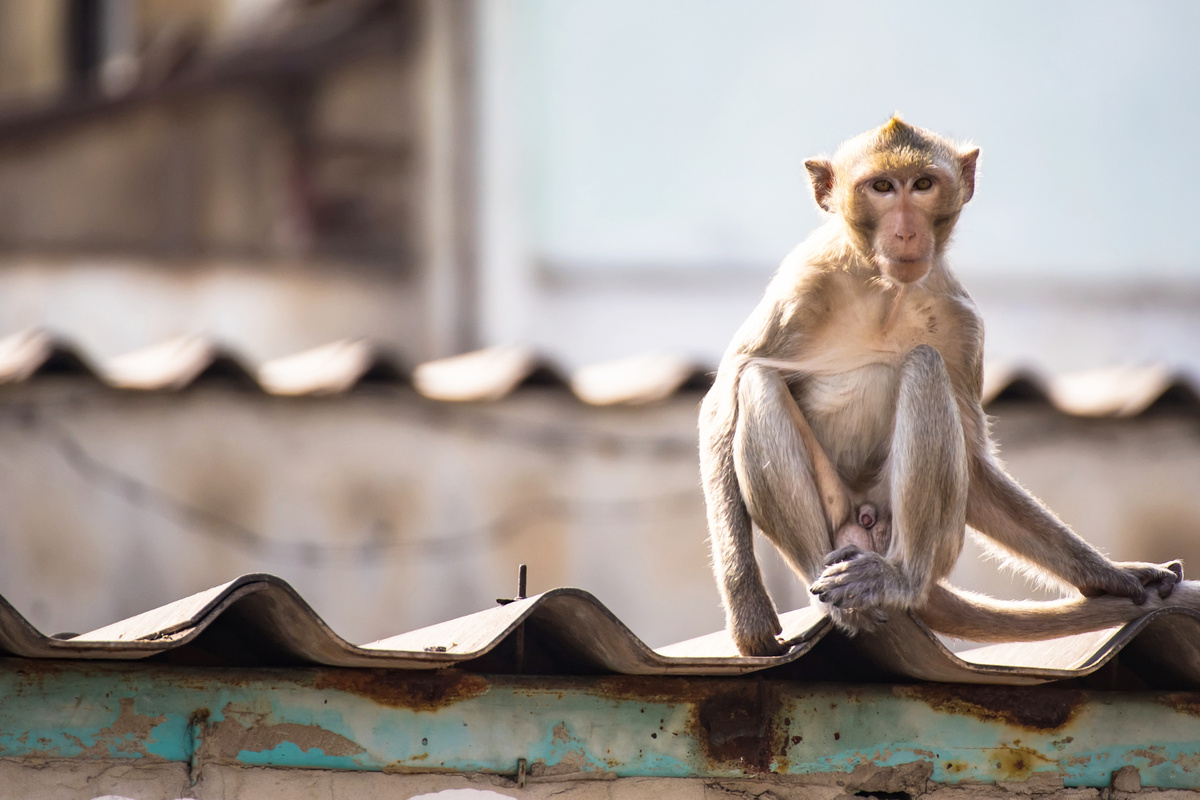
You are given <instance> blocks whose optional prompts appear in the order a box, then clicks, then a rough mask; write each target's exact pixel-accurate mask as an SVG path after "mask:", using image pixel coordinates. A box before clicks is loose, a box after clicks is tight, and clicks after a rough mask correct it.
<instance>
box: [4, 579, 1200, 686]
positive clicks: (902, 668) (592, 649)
mask: <svg viewBox="0 0 1200 800" xmlns="http://www.w3.org/2000/svg"><path fill="white" fill-rule="evenodd" d="M782 621H783V624H784V636H785V638H786V639H787V640H788V641H789V642H790V643H791V649H790V650H789V651H788V652H787V653H786V654H784V655H782V656H778V657H774V658H747V657H744V656H740V655H738V654H737V652H736V650H735V649H734V647H733V645H732V642H731V641H730V640H729V638H728V636H727V635H726V634H725V633H724V632H723V631H719V632H716V633H713V634H710V635H708V636H703V637H700V638H697V639H692V640H689V641H685V642H680V643H678V644H674V645H670V646H667V647H663V648H659V649H653V648H651V647H649V646H647V645H646V644H645V643H643V642H642V641H641V640H640V639H638V638H637V636H635V635H634V634H633V633H632V632H631V631H630V630H629V628H627V627H626V626H625V625H624V624H623V623H622V622H621V621H620V620H619V619H617V618H616V617H615V616H614V615H613V614H612V612H610V611H609V610H608V609H607V608H605V606H604V605H603V604H602V603H601V602H600V601H599V600H597V599H596V598H595V597H593V596H592V595H591V594H589V593H587V592H585V591H582V590H580V589H569V588H568V589H554V590H551V591H549V592H545V593H543V594H539V595H536V596H534V597H529V598H521V599H517V600H514V601H512V602H508V603H506V604H504V605H498V606H497V607H495V608H490V609H487V610H484V611H480V612H478V613H476V614H471V615H469V616H466V617H461V618H458V619H454V620H450V621H448V622H444V623H441V624H438V625H433V626H430V627H427V628H422V629H420V630H416V631H411V632H409V633H403V634H400V635H398V636H393V637H390V638H387V639H381V640H379V641H376V642H370V643H368V644H363V645H353V644H350V643H349V642H347V641H345V640H344V639H342V638H341V637H340V636H338V635H337V634H336V633H334V632H333V631H332V630H331V629H330V628H329V626H328V625H326V624H325V622H324V621H323V620H322V619H321V618H320V617H319V616H318V615H317V614H316V612H314V611H313V610H312V608H311V607H310V606H309V605H308V604H307V603H306V602H305V601H304V599H303V598H302V597H300V595H299V594H297V592H296V591H295V590H294V589H293V588H292V587H291V586H289V585H288V584H287V583H286V582H285V581H283V580H281V579H280V578H277V577H274V576H272V575H264V574H257V575H245V576H242V577H240V578H237V579H236V580H233V581H230V582H229V583H226V584H224V585H222V586H218V587H216V588H213V589H210V590H208V591H205V592H201V593H199V594H196V595H192V596H191V597H187V598H184V599H182V600H179V601H177V602H174V603H171V604H169V605H166V606H163V607H161V608H157V609H154V610H152V611H148V612H146V613H144V614H140V615H138V616H136V617H131V618H129V619H126V620H122V621H120V622H117V623H114V624H112V625H109V626H106V627H104V628H101V629H99V630H95V631H92V632H90V633H85V634H82V635H78V636H74V637H73V638H69V639H60V638H53V637H49V636H46V635H44V634H42V633H40V632H39V631H37V630H36V629H35V628H34V627H33V626H32V625H30V623H29V622H28V621H27V620H26V619H25V618H24V617H22V616H21V614H20V613H19V612H18V611H17V610H16V609H15V608H13V607H12V606H11V605H10V604H8V603H7V602H4V601H3V600H2V598H0V655H9V656H19V657H25V658H56V659H125V660H131V659H144V658H150V657H154V656H166V655H167V654H170V659H171V661H172V662H174V663H180V662H182V663H187V662H188V661H189V660H192V661H195V662H196V663H205V664H211V663H213V662H214V660H215V661H217V662H218V663H228V664H230V665H233V666H254V665H264V664H265V665H296V664H316V665H324V666H332V667H387V668H394V669H406V670H427V669H437V668H444V667H450V666H460V667H464V668H471V669H476V670H481V671H488V672H537V673H549V674H590V673H620V674H626V675H666V674H674V675H739V674H745V673H749V672H756V671H761V670H768V669H774V670H779V671H783V672H786V673H788V674H791V675H795V676H798V677H808V678H818V679H820V678H825V679H842V680H853V679H877V680H922V681H945V682H955V683H998V684H1035V683H1042V682H1046V681H1053V680H1062V679H1069V678H1079V677H1083V676H1087V675H1091V674H1092V673H1095V672H1096V671H1097V670H1100V669H1101V668H1102V667H1104V666H1105V665H1106V664H1109V663H1110V662H1112V661H1113V659H1114V657H1116V656H1117V655H1118V654H1121V658H1122V663H1123V666H1124V668H1127V669H1129V670H1132V672H1133V673H1134V674H1136V675H1139V676H1141V680H1142V681H1143V683H1144V685H1146V686H1151V687H1154V688H1171V689H1194V688H1198V687H1200V615H1197V614H1195V613H1193V612H1190V611H1186V610H1180V609H1160V610H1157V611H1154V612H1151V613H1149V614H1147V615H1146V616H1145V617H1143V618H1142V619H1140V620H1138V621H1136V622H1133V623H1130V624H1128V625H1125V626H1121V627H1117V628H1111V629H1107V630H1102V631H1097V632H1094V633H1088V634H1081V635H1078V636H1070V637H1065V638H1061V639H1056V640H1052V641H1049V642H1038V643H1019V644H1010V645H1003V646H990V647H984V648H979V649H976V650H969V651H966V652H961V653H958V654H955V653H952V652H950V650H948V649H947V648H946V646H945V645H944V644H943V643H942V642H941V641H940V640H939V639H938V638H937V637H936V636H935V635H934V634H933V633H932V632H931V631H930V630H929V629H928V628H927V627H925V625H924V624H923V623H921V621H920V620H918V619H917V618H916V617H914V616H911V615H894V619H893V620H892V621H890V622H888V623H887V624H886V625H883V626H881V627H880V629H879V630H878V631H876V632H874V633H869V634H860V635H859V636H857V637H853V638H848V637H845V636H844V635H842V634H841V633H840V632H838V631H836V630H835V629H834V628H833V626H832V625H831V623H830V622H829V620H828V618H827V617H825V616H823V615H822V614H820V613H818V612H817V611H815V610H814V609H810V608H804V609H799V610H797V611H792V612H789V613H787V614H784V615H783V617H782Z"/></svg>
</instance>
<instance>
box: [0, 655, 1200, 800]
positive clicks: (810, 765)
mask: <svg viewBox="0 0 1200 800" xmlns="http://www.w3.org/2000/svg"><path fill="white" fill-rule="evenodd" d="M16 667H19V669H18V668H16ZM977 690H978V691H977ZM1038 698H1043V699H1045V698H1049V700H1050V701H1051V702H1047V704H1046V706H1047V707H1046V708H1043V709H1038V708H1035V707H1033V702H1034V700H1036V699H1038ZM1182 699H1183V698H1180V697H1178V696H1176V697H1174V698H1170V697H1168V696H1167V695H1164V694H1155V693H1143V694H1123V693H1089V692H1084V691H1074V690H1054V692H1053V693H1047V692H1046V690H1044V689H1038V690H1004V691H1002V692H997V691H996V690H995V687H968V686H959V687H924V686H921V687H917V686H904V687H889V686H844V685H836V684H805V683H798V682H791V681H771V680H766V679H762V678H760V677H754V678H748V679H699V678H689V679H680V678H674V677H661V678H656V677H643V678H638V679H620V680H613V679H611V678H608V677H600V678H586V677H578V678H564V677H549V676H485V675H470V674H461V673H457V672H455V671H447V672H446V673H443V674H427V673H411V672H403V671H394V672H390V673H387V672H383V671H379V670H331V669H324V668H322V669H307V668H303V669H301V668H297V669H283V670H281V669H272V670H268V669H229V668H223V669H203V668H194V667H175V666H169V665H156V664H129V663H124V664H120V665H105V664H97V663H91V664H84V663H80V664H77V665H76V668H75V669H65V670H64V669H60V668H57V667H55V668H47V669H41V668H40V667H38V666H37V665H35V666H34V667H30V666H29V662H24V661H20V660H11V659H0V757H5V756H25V757H57V758H91V759H94V758H125V759H152V760H157V761H161V760H167V761H175V762H181V763H188V764H190V765H194V764H196V763H204V764H208V763H217V764H233V765H237V764H241V765H261V766H280V767H321V768H328V769H338V770H376V771H388V772H455V773H468V772H470V773H475V772H478V773H489V774H493V775H504V776H513V775H515V774H516V773H517V769H518V767H517V765H518V763H519V762H521V761H522V760H524V762H525V763H526V764H527V765H528V774H529V776H530V777H531V778H532V777H541V778H547V779H551V778H562V777H565V776H572V777H587V778H604V777H617V776H621V777H632V776H641V777H689V776H692V777H697V776H704V777H712V778H722V777H725V778H731V777H743V776H747V775H761V774H766V773H777V774H790V775H813V774H822V773H823V774H826V775H830V776H833V777H834V778H835V779H836V780H837V781H839V782H841V783H842V784H843V785H845V786H847V787H849V788H848V791H851V790H852V791H865V792H884V793H896V792H909V793H916V792H917V791H919V789H918V788H916V787H919V786H920V785H921V784H922V782H924V781H935V782H939V783H948V784H953V783H957V782H972V783H977V782H984V783H998V782H1005V781H1019V782H1020V781H1043V782H1044V781H1047V780H1049V781H1051V782H1053V781H1059V782H1061V783H1063V784H1065V785H1068V786H1094V787H1102V786H1107V785H1108V782H1109V780H1110V778H1111V775H1112V773H1113V772H1114V771H1116V770H1118V769H1120V768H1121V767H1124V766H1133V767H1135V768H1137V769H1138V771H1139V774H1140V775H1141V776H1142V782H1143V785H1145V786H1152V787H1168V788H1170V787H1173V788H1200V718H1197V716H1196V715H1194V714H1193V713H1190V708H1189V707H1187V706H1186V704H1184V707H1183V708H1179V707H1178V706H1180V705H1181V700H1182ZM855 787H858V788H855Z"/></svg>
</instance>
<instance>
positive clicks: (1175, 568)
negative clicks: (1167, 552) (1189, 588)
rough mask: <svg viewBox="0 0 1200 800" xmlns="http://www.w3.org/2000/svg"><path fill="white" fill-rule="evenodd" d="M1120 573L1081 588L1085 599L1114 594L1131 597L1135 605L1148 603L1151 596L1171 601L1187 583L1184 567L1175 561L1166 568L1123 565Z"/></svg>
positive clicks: (1137, 563) (1100, 577)
mask: <svg viewBox="0 0 1200 800" xmlns="http://www.w3.org/2000/svg"><path fill="white" fill-rule="evenodd" d="M1114 566H1115V567H1116V569H1114V570H1111V571H1108V572H1105V573H1104V574H1103V575H1098V576H1096V577H1095V578H1094V579H1093V580H1090V581H1088V582H1087V583H1085V584H1084V585H1082V586H1080V587H1079V591H1080V592H1082V593H1083V595H1084V596H1085V597H1096V596H1097V595H1101V594H1111V595H1116V596H1117V597H1128V598H1129V599H1131V600H1133V602H1134V605H1139V606H1140V605H1142V604H1143V603H1145V602H1146V597H1147V594H1146V593H1147V592H1148V591H1153V592H1156V593H1157V594H1158V596H1159V597H1162V598H1166V597H1169V596H1170V594H1171V592H1172V591H1174V589H1175V584H1177V583H1179V581H1181V580H1183V564H1181V563H1180V562H1178V561H1171V562H1168V563H1166V564H1148V563H1146V562H1143V561H1119V562H1117V563H1116V564H1114Z"/></svg>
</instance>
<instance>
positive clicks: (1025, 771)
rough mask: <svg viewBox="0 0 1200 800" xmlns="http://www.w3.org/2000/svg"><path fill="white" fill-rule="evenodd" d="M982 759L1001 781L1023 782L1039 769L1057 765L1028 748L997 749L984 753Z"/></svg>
mask: <svg viewBox="0 0 1200 800" xmlns="http://www.w3.org/2000/svg"><path fill="white" fill-rule="evenodd" d="M984 757H985V759H986V760H987V761H988V763H990V764H991V765H992V767H994V768H995V770H996V771H997V772H998V773H999V776H1000V779H1001V780H1024V779H1025V778H1028V777H1029V776H1030V775H1032V774H1033V771H1034V770H1036V769H1038V768H1039V767H1047V766H1057V763H1058V762H1056V761H1051V760H1049V759H1047V758H1046V757H1044V756H1043V755H1042V754H1041V753H1039V752H1038V751H1036V750H1032V749H1030V748H1028V747H997V748H994V749H992V750H988V751H986V755H985V756H984Z"/></svg>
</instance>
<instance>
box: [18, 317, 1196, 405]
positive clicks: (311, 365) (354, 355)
mask: <svg viewBox="0 0 1200 800" xmlns="http://www.w3.org/2000/svg"><path fill="white" fill-rule="evenodd" d="M715 369H716V365H715V364H712V363H706V362H704V361H702V360H697V359H694V358H689V357H686V356H682V355H679V354H674V353H644V354H641V355H637V356H632V357H629V358H623V359H617V360H614V361H608V362H603V363H599V364H589V365H586V366H583V367H581V368H579V369H575V370H568V369H566V368H565V367H563V366H562V365H561V364H558V363H556V362H555V361H554V360H553V359H551V358H550V357H548V356H547V355H545V354H543V353H539V352H538V351H536V350H535V349H533V348H530V347H525V346H516V345H514V346H503V347H489V348H486V349H483V350H476V351H473V352H470V353H462V354H459V355H456V356H451V357H449V358H443V359H438V360H435V361H429V362H426V363H423V364H419V365H417V366H416V367H415V368H412V369H410V368H409V367H408V365H405V364H403V363H402V362H401V361H400V359H398V358H397V357H396V356H395V355H394V354H392V353H391V352H390V351H389V349H388V348H386V347H384V346H382V345H380V344H378V343H374V342H370V341H367V340H365V339H343V340H339V341H335V342H329V343H327V344H324V345H321V346H319V347H315V348H312V349H310V350H306V351H304V352H300V353H295V354H292V355H288V356H283V357H280V358H276V359H271V360H269V361H265V362H261V363H255V362H254V361H253V360H252V359H251V358H249V357H248V356H246V355H245V354H243V353H239V352H237V351H236V350H235V349H233V348H231V347H229V346H227V345H225V344H224V343H222V342H219V341H217V340H214V339H212V338H210V337H205V336H199V335H189V336H182V337H178V338H175V339H171V340H168V341H165V342H160V343H158V344H156V345H152V346H150V347H146V348H142V349H139V350H137V351H135V352H132V353H126V354H123V355H120V356H116V357H112V358H107V359H104V358H99V357H96V356H93V355H91V354H89V353H87V352H86V350H85V349H83V348H81V347H79V346H78V345H77V344H75V343H73V342H70V341H67V340H64V339H62V338H61V337H57V336H54V335H51V334H49V333H47V332H45V331H42V330H36V329H30V330H24V331H19V332H17V333H14V334H12V335H10V336H8V337H4V338H0V384H4V383H10V384H11V383H21V382H27V381H32V380H36V379H37V377H38V376H40V375H43V374H46V373H50V372H53V373H64V372H65V373H77V374H80V375H84V376H88V377H92V378H95V379H98V380H100V381H102V382H104V383H106V384H107V385H109V386H111V387H112V388H115V389H125V390H139V391H160V392H171V391H178V390H181V389H184V388H186V387H188V386H190V385H192V384H193V383H195V382H196V381H198V380H201V379H203V378H205V377H206V376H210V375H223V376H226V377H233V378H236V379H237V382H238V383H239V384H241V385H245V386H247V387H249V388H257V389H260V390H261V391H263V392H266V393H268V394H273V395H281V396H320V395H338V394H342V393H345V392H348V391H350V390H352V389H353V388H354V387H355V386H358V385H359V384H361V383H364V382H368V381H370V382H391V383H397V384H405V385H412V386H413V388H415V389H416V391H417V392H419V393H420V394H422V395H424V396H425V397H427V398H429V399H431V400H438V401H442V402H493V401H497V400H501V399H503V398H505V397H507V396H509V395H510V394H512V393H513V392H515V391H516V390H517V389H518V388H520V387H522V386H527V385H531V384H541V385H551V386H556V387H560V388H561V389H562V390H563V391H564V392H570V393H572V394H573V395H574V397H575V398H576V399H578V400H579V401H581V402H584V403H587V404H589V405H595V406H612V405H624V406H638V405H645V404H648V403H654V402H657V401H661V400H664V399H666V398H669V397H671V396H673V395H676V394H678V393H680V392H684V391H692V390H703V389H705V388H707V387H708V386H709V385H710V384H711V382H712V373H713V371H714V370H715ZM1014 399H1016V400H1025V401H1033V402H1041V403H1046V404H1048V405H1050V406H1052V407H1053V408H1055V409H1057V410H1058V411H1060V412H1062V413H1064V414H1069V415H1072V416H1078V417H1132V416H1138V415H1140V414H1143V413H1145V412H1147V411H1149V410H1150V409H1152V408H1154V407H1155V406H1157V405H1159V404H1162V403H1173V404H1175V405H1177V406H1180V407H1184V408H1188V409H1193V410H1200V378H1198V377H1197V376H1193V375H1190V374H1188V373H1185V372H1180V371H1173V370H1171V369H1169V368H1168V367H1166V366H1164V365H1161V364H1158V365H1155V364H1151V365H1123V366H1114V367H1109V368H1105V369H1097V370H1089V371H1085V372H1075V373H1064V374H1056V375H1052V374H1044V373H1042V372H1039V371H1038V370H1036V369H1034V368H1032V367H1029V366H1027V365H1021V364H1013V363H1010V362H989V363H988V364H987V365H986V366H985V369H984V385H983V401H984V403H985V404H990V403H993V402H997V401H1004V400H1014Z"/></svg>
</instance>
